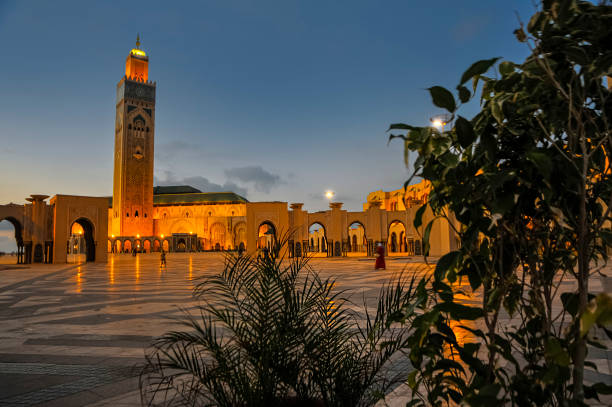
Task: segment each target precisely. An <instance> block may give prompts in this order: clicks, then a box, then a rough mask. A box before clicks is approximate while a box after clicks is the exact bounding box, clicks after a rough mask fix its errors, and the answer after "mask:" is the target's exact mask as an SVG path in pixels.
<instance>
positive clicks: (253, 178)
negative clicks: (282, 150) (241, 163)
mask: <svg viewBox="0 0 612 407" xmlns="http://www.w3.org/2000/svg"><path fill="white" fill-rule="evenodd" d="M224 172H225V175H226V176H227V177H228V178H231V179H237V180H239V181H242V182H246V183H252V184H253V185H254V187H255V190H257V191H260V192H265V193H268V192H270V189H272V188H273V187H275V186H278V185H280V184H283V183H284V181H283V179H282V178H281V177H280V175H276V174H272V173H271V172H268V171H266V170H264V169H263V168H262V167H261V166H250V167H239V168H230V169H229V170H225V171H224Z"/></svg>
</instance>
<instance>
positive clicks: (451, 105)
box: [427, 86, 456, 113]
mask: <svg viewBox="0 0 612 407" xmlns="http://www.w3.org/2000/svg"><path fill="white" fill-rule="evenodd" d="M427 90H428V91H429V94H430V95H431V100H432V101H433V104H434V105H436V106H438V107H441V108H443V109H446V110H448V111H449V112H451V113H453V112H454V111H455V109H456V104H455V98H454V96H453V94H452V93H450V92H449V91H448V90H447V89H445V88H443V87H442V86H433V87H431V88H429V89H427Z"/></svg>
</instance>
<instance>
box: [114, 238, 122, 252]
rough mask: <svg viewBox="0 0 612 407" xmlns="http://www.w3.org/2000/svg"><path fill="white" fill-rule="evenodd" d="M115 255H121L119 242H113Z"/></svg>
mask: <svg viewBox="0 0 612 407" xmlns="http://www.w3.org/2000/svg"><path fill="white" fill-rule="evenodd" d="M115 253H121V240H115Z"/></svg>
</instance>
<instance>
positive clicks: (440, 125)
mask: <svg viewBox="0 0 612 407" xmlns="http://www.w3.org/2000/svg"><path fill="white" fill-rule="evenodd" d="M452 119H453V116H452V115H450V114H443V115H439V116H434V117H432V118H430V119H429V121H430V122H431V125H432V127H435V128H436V129H438V130H439V131H440V132H443V131H444V126H446V125H447V124H448V123H449V122H450V121H451V120H452Z"/></svg>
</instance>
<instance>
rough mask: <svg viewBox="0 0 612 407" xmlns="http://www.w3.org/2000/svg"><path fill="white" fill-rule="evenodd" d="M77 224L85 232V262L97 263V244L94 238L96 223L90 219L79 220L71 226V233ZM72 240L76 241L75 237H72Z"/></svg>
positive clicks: (83, 237)
mask: <svg viewBox="0 0 612 407" xmlns="http://www.w3.org/2000/svg"><path fill="white" fill-rule="evenodd" d="M75 224H77V225H79V226H80V227H81V228H82V230H83V234H82V239H83V241H84V246H85V247H84V249H85V261H88V262H89V261H95V260H96V244H95V240H94V236H95V228H94V223H93V222H92V221H91V220H90V219H89V218H86V217H80V218H77V219H75V220H74V221H73V222H72V223H71V224H70V229H71V231H72V228H73V227H74V225H75ZM71 239H73V240H74V239H75V237H74V236H71Z"/></svg>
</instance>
